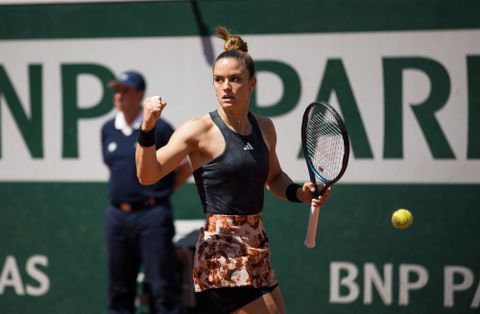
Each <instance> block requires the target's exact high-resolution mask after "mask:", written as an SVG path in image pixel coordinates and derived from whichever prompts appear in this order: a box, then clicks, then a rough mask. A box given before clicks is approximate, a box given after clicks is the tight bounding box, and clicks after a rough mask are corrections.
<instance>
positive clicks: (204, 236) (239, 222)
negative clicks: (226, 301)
mask: <svg viewBox="0 0 480 314" xmlns="http://www.w3.org/2000/svg"><path fill="white" fill-rule="evenodd" d="M193 283H194V285H195V291H196V292H200V291H204V290H207V289H212V288H225V287H242V286H253V287H254V288H260V287H265V286H267V287H271V286H274V285H276V284H277V279H276V278H275V274H274V273H273V269H272V267H271V265H270V249H269V245H268V238H267V235H266V233H265V231H264V229H263V223H262V216H261V214H260V213H259V214H255V215H245V216H243V215H207V221H206V224H205V227H202V228H201V229H200V236H199V239H198V242H197V245H196V250H195V258H194V265H193Z"/></svg>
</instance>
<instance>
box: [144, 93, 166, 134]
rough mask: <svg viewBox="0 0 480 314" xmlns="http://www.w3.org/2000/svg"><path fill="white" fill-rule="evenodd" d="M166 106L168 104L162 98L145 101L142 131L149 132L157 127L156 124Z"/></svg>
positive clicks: (151, 98) (154, 97)
mask: <svg viewBox="0 0 480 314" xmlns="http://www.w3.org/2000/svg"><path fill="white" fill-rule="evenodd" d="M166 105H167V102H166V101H164V100H163V99H162V97H160V96H153V97H149V98H146V99H145V100H144V101H143V122H142V130H144V131H149V130H151V129H153V128H154V127H155V123H156V122H157V120H158V119H159V118H160V114H161V113H162V110H163V108H165V106H166Z"/></svg>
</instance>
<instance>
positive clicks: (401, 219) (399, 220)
mask: <svg viewBox="0 0 480 314" xmlns="http://www.w3.org/2000/svg"><path fill="white" fill-rule="evenodd" d="M412 222H413V216H412V213H411V212H410V211H409V210H408V209H404V208H400V209H397V210H396V211H395V212H394V213H393V215H392V225H393V226H394V227H395V229H405V228H408V227H409V226H410V225H411V224H412Z"/></svg>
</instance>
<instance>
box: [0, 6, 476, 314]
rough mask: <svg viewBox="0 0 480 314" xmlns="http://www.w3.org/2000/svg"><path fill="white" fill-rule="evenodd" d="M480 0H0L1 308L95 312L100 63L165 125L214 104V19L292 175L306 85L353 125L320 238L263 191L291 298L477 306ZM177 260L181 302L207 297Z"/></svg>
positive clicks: (187, 239) (184, 224)
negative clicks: (163, 104) (157, 107)
mask: <svg viewBox="0 0 480 314" xmlns="http://www.w3.org/2000/svg"><path fill="white" fill-rule="evenodd" d="M478 12H480V3H479V2H478V1H460V2H452V1H446V0H436V1H433V0H432V1H421V2H419V1H414V0H404V1H391V0H389V1H384V0H372V1H357V0H353V1H352V0H350V1H344V0H325V1H321V0H316V1H314V0H302V1H288V0H277V1H273V0H271V1H266V0H255V1H254V0H223V1H220V0H198V1H193V0H192V1H81V0H78V1H66V0H65V1H41V0H37V1H21V0H18V1H0V312H1V313H7V314H8V313H16V314H21V313H51V314H54V313H104V312H105V310H104V309H105V303H106V291H107V290H106V270H107V268H106V256H105V247H104V245H105V244H104V243H105V236H104V225H103V219H104V212H105V208H106V206H107V203H108V201H107V195H106V192H107V189H106V182H107V180H108V170H107V168H106V166H105V165H104V164H103V162H102V158H101V148H100V127H101V125H102V124H103V123H104V122H105V121H106V120H108V119H109V118H111V117H112V116H113V115H114V111H113V106H112V101H111V98H112V94H111V90H109V89H108V88H107V87H106V83H107V82H108V81H110V80H111V79H113V78H114V77H115V76H116V75H117V74H119V73H120V72H122V71H124V70H128V69H135V70H138V71H140V72H142V73H143V74H144V75H145V77H146V80H147V95H161V96H162V97H163V98H165V99H167V101H168V104H169V105H168V107H167V109H166V110H165V112H164V114H163V116H164V117H165V118H166V119H167V120H168V121H169V122H170V123H172V125H174V126H178V125H179V124H180V123H182V122H183V121H185V120H187V119H189V118H191V117H196V116H200V115H203V114H205V113H207V112H209V111H211V110H214V109H215V108H216V106H217V103H216V100H215V94H214V91H213V87H212V85H211V81H212V77H211V71H212V62H213V59H214V58H215V56H216V55H218V54H219V53H220V52H221V51H222V44H223V43H222V41H221V40H220V39H218V38H216V37H215V36H214V29H215V26H216V25H224V26H227V27H228V28H229V29H230V30H231V31H232V32H234V33H238V34H240V35H242V36H244V39H245V40H246V41H247V42H248V45H249V52H250V53H251V55H252V56H253V58H254V59H255V60H256V65H257V71H258V72H257V78H258V84H257V88H256V91H255V93H254V95H253V99H252V101H251V110H252V111H254V112H256V113H259V114H262V115H266V116H269V117H270V118H271V119H272V120H273V122H274V124H275V126H276V129H277V135H278V155H279V159H280V162H281V164H282V167H283V168H284V170H285V171H286V172H287V173H288V174H289V175H290V176H291V177H292V178H293V179H294V180H296V181H298V182H303V181H306V180H308V174H307V171H306V166H305V162H304V160H303V159H302V154H301V152H300V151H301V144H300V141H301V139H300V121H301V116H302V113H303V110H304V109H305V107H306V106H307V105H308V104H309V103H310V102H312V101H315V100H317V99H322V100H326V101H329V102H330V103H331V104H332V105H333V106H334V107H336V108H337V109H338V110H339V111H340V113H341V114H342V116H343V117H344V119H345V122H346V125H347V128H348V130H349V132H350V137H351V156H350V164H349V168H348V169H347V172H346V174H345V176H344V177H343V178H342V181H341V182H340V183H338V184H337V185H336V186H335V187H334V189H333V193H332V195H331V197H330V199H329V200H328V202H327V204H326V205H325V206H324V208H322V212H321V214H320V222H319V231H318V234H317V247H316V248H314V249H307V248H305V247H304V246H303V240H304V235H305V231H306V226H307V218H308V210H309V209H308V207H306V206H304V205H301V204H293V203H287V202H284V201H280V200H278V199H275V198H274V197H273V196H271V195H269V194H267V196H266V202H265V210H264V219H265V226H266V229H267V232H268V234H269V239H270V242H271V248H272V252H273V255H272V263H273V266H274V269H275V272H276V275H277V277H278V279H279V281H280V285H281V288H282V291H283V294H284V297H285V300H286V306H287V310H288V312H289V313H299V314H302V313H329V314H333V313H387V312H388V313H432V314H433V313H435V314H439V313H478V311H479V309H480V267H479V265H480V253H479V252H480V234H479V231H478V230H479V229H478V226H479V225H480V213H479V210H480V197H479V194H478V193H480V18H479V17H478ZM173 201H174V203H173V205H174V210H175V218H176V222H177V232H178V234H177V237H176V242H177V247H178V250H179V256H180V255H181V254H183V253H181V252H186V251H187V252H188V251H191V249H192V246H193V245H194V243H195V240H196V238H195V230H196V228H197V227H198V224H199V223H200V224H201V222H202V219H203V216H202V209H201V206H200V202H199V199H198V196H197V194H196V189H195V186H194V184H193V182H192V181H190V182H189V183H188V184H187V185H185V186H183V187H182V188H181V189H180V190H179V191H177V192H176V194H175V195H174V198H173ZM398 208H407V209H409V210H411V212H412V213H413V216H414V223H413V225H412V226H411V227H410V228H408V229H406V230H395V229H394V228H393V227H392V226H391V223H390V217H391V214H392V213H393V211H394V210H396V209H398ZM185 250H186V251H185ZM182 256H183V255H182ZM186 261H188V254H187V257H186V258H185V256H183V258H180V259H179V274H180V276H179V278H182V279H179V280H184V281H185V282H186V285H187V287H186V288H185V291H184V292H185V298H184V300H185V309H186V312H192V313H195V312H198V313H200V312H205V313H208V310H207V309H205V308H203V306H204V305H202V304H200V303H199V302H198V301H197V300H195V298H194V297H193V299H192V295H191V294H190V293H191V290H189V289H190V288H191V287H190V286H188V283H189V281H188V273H185V271H186V270H188V268H189V267H190V266H189V265H188V262H186ZM182 274H183V277H182ZM185 274H187V275H185ZM185 276H186V277H185ZM185 278H187V279H185ZM141 288H142V286H141V285H139V289H140V290H141ZM139 311H141V309H139Z"/></svg>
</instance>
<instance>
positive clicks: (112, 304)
mask: <svg viewBox="0 0 480 314" xmlns="http://www.w3.org/2000/svg"><path fill="white" fill-rule="evenodd" d="M105 222H106V230H107V249H108V268H109V277H108V280H109V283H108V294H109V303H108V313H109V314H127V313H128V314H132V313H134V299H135V295H136V288H137V283H136V278H137V274H138V271H139V268H140V265H142V264H143V265H144V269H145V274H146V279H147V282H148V285H149V287H150V290H151V298H152V303H153V307H154V312H153V313H162V314H167V313H175V314H176V313H181V302H180V300H181V295H180V286H179V283H178V282H177V280H176V278H175V267H176V265H175V250H174V247H173V243H172V238H173V236H174V233H175V227H174V225H173V219H172V212H171V208H170V205H169V202H168V201H166V202H165V203H164V204H162V203H160V204H156V205H155V206H154V207H151V208H146V209H141V210H136V211H132V212H130V213H124V212H122V211H121V210H119V209H118V208H116V207H114V206H110V207H109V208H108V209H107V213H106V219H105Z"/></svg>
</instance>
